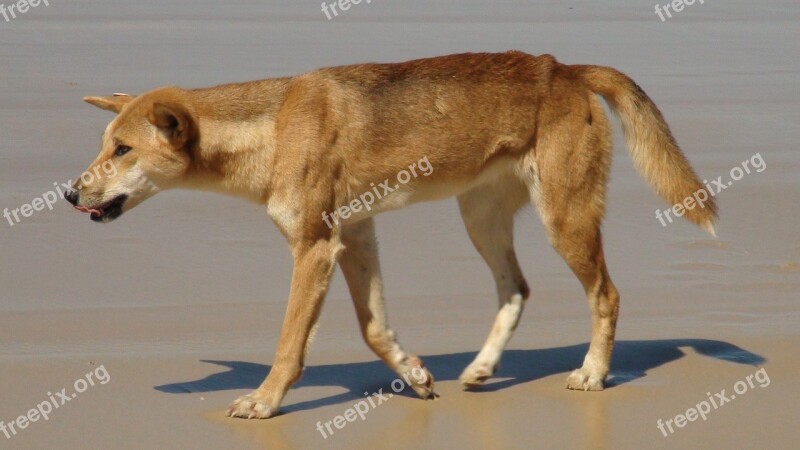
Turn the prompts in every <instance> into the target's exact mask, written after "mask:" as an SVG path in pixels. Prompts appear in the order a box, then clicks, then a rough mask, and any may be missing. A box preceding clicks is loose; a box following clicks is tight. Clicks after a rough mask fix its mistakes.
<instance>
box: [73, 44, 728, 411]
mask: <svg viewBox="0 0 800 450" xmlns="http://www.w3.org/2000/svg"><path fill="white" fill-rule="evenodd" d="M596 94H599V95H601V96H603V97H604V98H605V99H606V100H607V101H608V102H609V104H610V105H611V107H612V109H613V110H614V111H616V113H617V114H618V115H619V116H620V118H621V120H622V124H623V126H624V130H625V135H626V139H627V142H628V147H629V149H630V151H631V154H632V156H633V159H634V162H635V164H636V167H637V168H638V169H639V170H640V171H641V173H642V175H643V176H644V178H645V179H646V180H647V181H648V182H649V183H650V184H651V185H653V187H654V188H655V189H656V191H657V192H658V193H659V194H660V195H661V196H662V197H663V198H664V199H665V200H667V201H668V202H670V203H678V202H680V201H682V200H683V198H684V197H687V196H689V195H691V194H692V193H693V192H694V191H695V190H697V189H699V188H700V187H702V185H701V184H700V182H699V181H698V179H697V177H696V175H695V174H694V172H693V171H692V169H691V167H690V166H689V163H688V161H687V160H686V158H685V157H684V156H683V154H682V153H681V151H680V150H679V148H678V147H677V145H676V144H675V141H674V139H673V138H672V135H671V133H670V131H669V128H668V126H667V124H666V123H665V122H664V120H663V117H662V116H661V114H660V112H659V111H658V109H657V108H656V107H655V105H654V104H653V102H652V101H651V100H650V99H649V98H648V97H647V96H646V95H645V94H644V92H643V91H642V90H641V89H640V88H639V87H638V86H637V85H636V84H635V83H634V82H633V81H632V80H631V79H630V78H628V77H626V76H625V75H623V74H621V73H619V72H617V71H615V70H614V69H610V68H604V67H597V66H567V65H562V64H560V63H558V62H557V61H556V60H555V59H554V58H553V57H552V56H549V55H544V56H539V57H533V56H530V55H527V54H524V53H521V52H507V53H502V54H463V55H451V56H444V57H439V58H429V59H422V60H416V61H410V62H406V63H401V64H363V65H354V66H346V67H335V68H327V69H320V70H316V71H313V72H310V73H308V74H305V75H301V76H297V77H294V78H282V79H274V80H263V81H256V82H251V83H239V84H230V85H224V86H218V87H215V88H210V89H195V90H186V89H180V88H175V87H169V88H161V89H157V90H154V91H152V92H148V93H146V94H143V95H140V96H138V97H133V96H124V95H116V96H111V97H87V98H86V101H88V102H89V103H92V104H94V105H96V106H98V107H100V108H103V109H106V110H110V111H113V112H116V113H117V117H116V118H115V119H114V120H113V121H112V122H111V123H110V124H109V126H108V128H107V129H106V132H105V134H104V136H103V145H102V150H101V152H100V155H99V156H98V158H97V159H96V160H95V161H94V163H93V164H92V166H91V167H90V169H91V168H92V167H94V166H95V165H99V164H102V163H104V162H105V161H108V160H111V161H113V162H114V164H115V165H116V167H117V168H118V172H117V174H116V175H115V176H105V177H100V179H98V180H96V181H95V182H93V183H92V184H91V185H89V186H83V185H82V184H81V183H80V182H78V183H76V185H75V189H76V191H77V192H76V193H75V194H74V196H73V197H71V200H70V201H72V202H73V203H75V204H76V205H77V206H78V207H80V208H83V209H84V210H89V209H94V210H95V211H98V213H97V214H101V215H99V216H97V215H96V216H95V220H99V221H110V220H113V219H114V218H116V215H118V214H116V215H114V214H110V213H109V209H110V208H112V207H113V206H109V205H113V202H114V201H115V200H116V201H120V200H121V199H122V200H124V203H121V205H122V208H121V210H120V211H118V213H121V212H123V211H128V210H130V209H131V208H133V207H134V206H135V205H137V204H139V203H141V202H142V201H144V200H145V199H146V198H148V197H150V196H152V195H154V194H156V193H157V192H159V191H161V190H165V189H172V188H179V187H187V188H195V189H205V190H213V191H219V192H224V193H228V194H231V195H236V196H240V197H244V198H247V199H250V200H252V201H255V202H258V203H261V204H264V205H266V206H267V210H268V212H269V214H270V216H271V217H272V219H273V220H274V221H275V223H276V224H277V226H278V227H279V229H280V230H281V232H282V233H283V234H284V235H285V236H286V238H287V240H288V242H289V245H290V248H291V251H292V256H293V258H294V273H293V275H292V284H291V290H290V294H289V304H288V308H287V311H286V318H285V320H284V325H283V328H282V330H281V334H280V341H279V346H278V351H277V353H276V358H275V364H274V365H273V368H272V371H271V372H270V374H269V376H268V377H267V378H266V380H265V381H264V383H263V384H262V386H261V387H259V388H258V389H257V390H256V391H254V392H253V393H251V394H249V395H247V396H244V397H242V398H240V399H238V400H237V401H236V402H234V403H233V404H232V405H231V408H230V409H229V414H230V415H231V416H236V417H251V418H252V417H258V418H265V417H270V416H272V415H274V414H276V413H277V411H278V408H279V406H280V403H281V401H282V399H283V397H284V395H285V394H286V392H287V390H288V389H289V387H290V386H291V385H292V384H293V383H294V382H295V381H297V379H298V378H299V377H300V374H301V371H302V368H303V364H304V357H305V353H306V348H307V344H308V341H309V339H310V336H311V334H312V330H313V328H314V326H315V324H316V322H317V319H318V317H319V313H320V310H321V307H322V302H323V299H324V297H325V293H326V291H327V289H328V284H329V281H330V278H331V274H332V273H333V270H334V267H335V265H336V264H337V263H338V264H340V265H341V268H342V271H343V273H344V276H345V278H346V280H347V283H348V286H349V289H350V292H351V295H352V297H353V301H354V305H355V308H356V313H357V316H358V319H359V323H360V325H361V331H362V334H363V336H364V339H365V341H366V342H367V344H368V345H369V347H370V348H371V349H372V350H373V351H374V352H375V353H376V354H377V355H378V356H379V357H380V358H381V359H383V360H384V361H385V362H386V363H387V364H388V365H389V366H390V367H391V368H392V369H394V370H395V371H396V372H397V373H398V374H400V375H404V374H406V373H408V372H409V371H411V370H413V369H414V368H417V367H422V362H421V361H420V359H419V358H418V357H416V356H414V355H413V354H409V353H407V352H405V350H403V349H402V347H401V346H400V345H399V344H398V342H397V340H396V335H395V333H394V332H393V331H392V330H391V329H390V328H389V324H388V320H387V318H386V313H385V310H384V299H383V288H382V282H381V274H380V264H379V263H378V251H377V243H376V239H375V232H374V225H373V222H372V216H373V215H375V214H377V213H379V212H382V211H386V210H390V209H395V208H400V207H403V206H406V205H408V204H411V203H414V202H419V201H427V200H433V199H438V198H444V197H449V196H457V197H458V201H459V207H460V209H461V214H462V216H463V218H464V222H465V225H466V227H467V231H468V232H469V235H470V238H471V239H472V242H473V243H474V244H475V246H476V248H477V249H478V252H479V253H480V254H481V256H482V257H483V258H484V259H485V260H486V262H487V264H488V265H489V267H490V268H491V270H492V272H493V274H494V276H495V281H496V285H497V292H498V299H499V303H500V311H499V313H498V315H497V318H496V319H495V323H494V326H493V327H492V330H491V333H490V335H489V337H488V339H487V341H486V344H485V345H484V347H483V349H482V350H481V352H480V353H479V354H478V356H477V357H476V359H475V361H474V362H473V363H472V364H471V365H470V366H469V367H467V369H466V370H465V371H464V373H463V374H462V376H461V381H462V382H463V383H464V384H465V385H466V386H468V387H474V386H477V385H480V384H481V383H483V382H484V381H485V380H486V379H487V378H489V377H490V376H492V375H493V374H494V371H495V370H496V367H497V364H498V362H499V360H500V355H501V352H502V350H503V348H504V347H505V345H506V343H507V342H508V340H509V339H510V337H511V334H512V332H513V330H514V328H515V327H516V326H517V323H518V322H519V318H520V315H521V313H522V309H523V307H524V304H525V300H527V298H528V296H529V289H528V285H527V283H526V281H525V279H524V277H523V275H522V271H521V270H520V268H519V265H518V263H517V258H516V255H515V252H514V246H513V216H514V213H515V212H516V211H517V210H518V209H520V208H521V207H522V206H523V205H525V204H527V203H528V202H530V201H533V203H534V204H535V205H536V207H537V210H538V212H539V214H540V216H541V218H542V221H543V223H544V225H545V229H546V230H547V234H548V237H549V239H550V241H551V242H552V244H553V246H554V248H555V249H556V250H557V251H558V253H559V254H560V255H561V256H562V257H563V258H564V260H565V261H566V262H567V264H568V265H569V266H570V268H571V269H572V270H573V271H574V272H575V274H576V276H577V277H578V279H579V280H580V281H581V283H582V285H583V287H584V289H585V291H586V296H587V299H588V301H589V305H590V308H591V312H592V339H591V344H590V347H589V352H588V353H587V355H586V359H585V360H584V364H583V367H581V368H580V369H578V370H576V371H575V372H573V373H572V374H570V376H569V377H568V379H567V387H569V388H572V389H582V390H599V389H602V388H603V381H604V380H605V378H606V376H607V374H608V370H609V361H610V356H611V349H612V346H613V342H614V332H615V327H616V321H617V316H618V310H619V295H618V293H617V290H616V289H615V288H614V285H613V283H612V282H611V279H610V278H609V275H608V272H607V270H606V266H605V260H604V257H603V248H602V238H601V235H600V223H601V221H602V219H603V214H604V211H605V188H606V181H607V179H608V172H609V167H610V161H611V132H610V128H609V123H608V120H607V118H606V116H605V113H604V111H603V107H602V105H601V104H600V102H599V100H598V98H597V95H596ZM120 145H123V146H129V147H131V148H132V150H130V152H128V153H126V154H123V155H121V156H117V155H115V151H117V150H115V149H118V146H120ZM423 158H427V160H428V161H429V162H430V164H431V165H432V167H433V172H432V173H431V176H424V177H416V178H413V179H412V180H411V181H410V182H409V183H408V184H406V185H404V186H402V187H401V188H400V189H398V190H397V191H396V192H393V193H391V194H389V195H386V196H385V197H384V198H382V199H381V200H379V201H377V202H376V203H375V204H374V205H372V209H371V211H367V210H366V209H362V210H361V211H358V212H355V213H354V214H353V215H352V216H350V217H348V218H343V220H342V221H341V223H339V224H336V225H335V226H333V227H332V228H329V227H328V226H327V225H326V223H325V222H324V221H323V219H322V215H323V213H329V212H332V211H335V210H337V208H338V207H341V206H343V205H348V204H350V202H352V201H353V200H354V199H356V198H358V197H359V195H361V194H363V193H365V192H369V191H371V190H372V189H373V184H378V183H380V182H381V181H383V180H385V179H390V180H393V179H395V177H396V175H397V173H398V172H399V171H400V170H402V169H405V168H407V167H409V166H410V165H412V164H414V163H415V162H417V161H420V160H422V159H423ZM120 196H124V197H120ZM715 213H716V208H715V205H714V204H713V203H712V202H709V203H708V204H707V206H706V208H704V209H703V208H696V209H694V210H690V211H687V218H688V219H689V220H691V221H692V222H694V223H697V224H699V225H701V226H704V227H706V228H707V229H709V230H712V228H711V227H712V225H713V222H714V220H715V217H716V216H715ZM426 374H427V375H428V377H427V379H425V380H423V381H420V382H418V383H416V384H414V385H413V386H412V387H413V388H414V389H415V390H416V392H417V393H418V394H419V395H420V396H422V397H423V398H431V397H433V378H432V377H431V376H430V374H428V373H427V372H426Z"/></svg>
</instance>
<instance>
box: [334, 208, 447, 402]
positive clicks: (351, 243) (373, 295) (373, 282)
mask: <svg viewBox="0 0 800 450" xmlns="http://www.w3.org/2000/svg"><path fill="white" fill-rule="evenodd" d="M342 243H343V244H344V245H345V250H344V252H342V256H341V258H340V259H339V266H340V267H341V268H342V273H343V274H344V277H345V280H347V286H348V288H349V289H350V295H351V296H352V297H353V305H354V306H355V308H356V315H357V316H358V322H359V324H360V326H361V334H362V336H363V337H364V340H365V341H366V343H367V345H368V346H369V347H370V348H371V349H372V351H373V352H375V354H376V355H378V357H380V358H381V359H382V360H383V361H384V362H386V364H387V365H388V366H389V368H391V369H392V370H394V371H395V372H396V373H397V374H398V375H399V376H400V377H401V379H404V380H406V381H407V382H408V384H409V385H410V386H411V388H412V389H414V392H416V393H417V395H419V396H420V397H421V398H423V399H432V398H435V397H436V394H434V392H433V376H432V375H431V373H430V372H429V371H428V369H426V368H425V366H424V364H423V363H422V360H421V359H420V358H419V357H417V356H414V355H411V354H409V353H406V352H405V351H404V350H403V348H402V347H400V344H399V343H398V342H397V339H396V334H395V332H394V331H392V330H391V329H390V328H389V323H388V319H387V318H386V311H385V306H384V301H383V281H382V280H381V268H380V263H379V262H378V242H377V240H376V239H375V224H374V222H373V220H372V219H371V218H370V219H366V220H364V221H361V222H359V223H356V224H353V225H348V226H346V227H344V228H343V230H342Z"/></svg>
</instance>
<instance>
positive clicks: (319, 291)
mask: <svg viewBox="0 0 800 450" xmlns="http://www.w3.org/2000/svg"><path fill="white" fill-rule="evenodd" d="M341 248H342V247H341V244H339V242H338V239H335V238H331V239H329V240H327V241H326V240H319V241H316V242H313V243H305V242H304V243H302V244H298V245H295V246H294V249H293V250H294V251H293V254H294V273H293V274H292V286H291V291H290V294H289V306H288V307H287V309H286V317H285V318H284V321H283V327H282V328H281V335H280V340H279V342H278V351H277V354H276V356H275V363H274V364H273V366H272V370H271V371H270V372H269V375H268V376H267V378H266V380H264V382H263V383H262V384H261V386H260V387H259V388H258V389H256V390H255V391H253V392H252V393H250V394H248V395H245V396H243V397H240V398H239V399H237V400H236V401H235V402H233V403H232V404H231V406H230V407H229V408H228V415H229V416H230V417H244V418H248V419H254V418H257V419H266V418H268V417H272V416H274V415H275V414H277V413H278V408H279V407H280V404H281V401H282V400H283V397H284V396H285V395H286V391H288V390H289V388H290V387H291V386H292V384H294V383H295V382H296V381H297V380H299V379H300V376H301V374H302V371H303V362H304V359H305V353H306V346H307V344H308V341H309V339H310V337H311V333H312V330H313V328H314V326H315V325H316V323H317V319H318V318H319V314H320V311H321V309H322V302H323V300H324V298H325V294H326V292H327V290H328V284H329V283H330V279H331V274H332V273H333V269H334V267H335V265H336V257H337V254H338V253H339V251H340V250H341Z"/></svg>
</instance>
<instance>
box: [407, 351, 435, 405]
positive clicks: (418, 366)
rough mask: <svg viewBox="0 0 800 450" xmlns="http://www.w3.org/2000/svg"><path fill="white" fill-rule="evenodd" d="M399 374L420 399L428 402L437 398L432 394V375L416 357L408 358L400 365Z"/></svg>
mask: <svg viewBox="0 0 800 450" xmlns="http://www.w3.org/2000/svg"><path fill="white" fill-rule="evenodd" d="M400 373H401V374H402V375H401V376H402V377H403V379H405V380H406V381H407V382H408V383H409V385H410V386H411V389H414V392H416V393H417V395H419V397H420V398H421V399H423V400H428V399H435V398H436V397H437V395H436V393H435V392H433V381H434V380H433V375H432V374H431V373H430V371H428V369H427V368H426V367H425V365H424V364H423V363H422V360H420V359H419V358H418V357H416V356H411V357H408V358H407V359H406V360H405V361H404V362H403V363H402V364H401V365H400Z"/></svg>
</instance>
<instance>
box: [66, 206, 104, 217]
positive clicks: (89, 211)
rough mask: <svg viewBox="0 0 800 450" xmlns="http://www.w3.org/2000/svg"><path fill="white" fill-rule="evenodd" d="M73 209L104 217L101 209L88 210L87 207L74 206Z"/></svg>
mask: <svg viewBox="0 0 800 450" xmlns="http://www.w3.org/2000/svg"><path fill="white" fill-rule="evenodd" d="M73 208H75V209H77V210H78V211H80V212H85V213H89V214H93V215H96V216H102V215H103V213H102V212H100V210H99V209H94V208H87V207H85V206H73Z"/></svg>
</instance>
